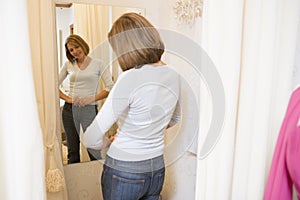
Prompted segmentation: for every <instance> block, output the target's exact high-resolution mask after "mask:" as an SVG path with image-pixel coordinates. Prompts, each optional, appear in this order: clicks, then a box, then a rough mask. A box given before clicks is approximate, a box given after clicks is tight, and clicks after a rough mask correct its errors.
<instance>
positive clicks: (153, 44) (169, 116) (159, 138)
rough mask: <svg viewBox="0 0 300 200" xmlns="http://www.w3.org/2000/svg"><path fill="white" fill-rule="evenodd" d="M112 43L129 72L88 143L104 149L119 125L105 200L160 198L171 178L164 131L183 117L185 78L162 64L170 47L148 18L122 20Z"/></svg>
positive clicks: (90, 130)
mask: <svg viewBox="0 0 300 200" xmlns="http://www.w3.org/2000/svg"><path fill="white" fill-rule="evenodd" d="M108 38H109V42H110V44H111V46H112V48H113V50H114V52H115V53H116V55H117V56H118V62H119V64H120V66H121V68H122V70H123V71H125V72H123V73H122V74H121V75H120V76H119V78H118V81H117V82H116V83H115V85H114V87H113V89H112V90H111V92H110V94H109V96H108V98H107V100H106V102H105V103H104V105H103V106H102V108H101V110H100V112H99V113H98V115H97V116H96V118H95V120H94V121H93V123H92V124H91V125H90V126H89V127H88V128H87V130H86V132H85V133H84V135H83V142H84V144H85V145H86V146H88V147H90V148H94V149H101V147H102V145H103V140H102V137H103V135H104V133H105V132H106V131H107V130H108V129H109V128H110V126H111V125H112V124H113V123H114V122H115V121H116V120H118V125H119V129H118V133H117V135H116V137H115V140H114V141H113V142H112V144H111V146H110V148H109V150H108V152H107V156H106V160H105V165H104V167H103V172H102V178H101V182H102V183H101V184H102V193H103V197H104V199H128V200H129V199H158V198H159V195H160V192H161V190H162V186H163V182H164V176H165V166H164V158H163V149H164V129H165V128H167V127H170V126H172V125H174V124H175V123H177V122H178V121H179V118H180V112H179V111H180V109H179V103H178V102H179V101H178V98H179V92H180V80H179V75H178V74H176V72H174V71H173V70H172V69H171V68H170V67H168V65H165V64H164V63H163V62H162V61H161V60H160V59H161V56H162V54H163V52H164V44H163V42H162V41H161V38H160V36H159V33H158V32H157V30H156V29H155V28H154V27H153V26H152V24H151V23H150V22H149V21H148V20H146V19H145V18H144V17H142V16H140V15H138V14H135V13H127V14H124V15H122V16H121V17H120V18H119V19H118V20H117V21H116V22H115V23H114V24H113V26H112V29H111V31H110V32H109V34H108Z"/></svg>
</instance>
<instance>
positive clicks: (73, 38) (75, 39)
mask: <svg viewBox="0 0 300 200" xmlns="http://www.w3.org/2000/svg"><path fill="white" fill-rule="evenodd" d="M68 43H71V44H73V45H75V46H80V47H81V48H82V50H83V52H84V54H85V55H86V56H87V55H88V54H89V52H90V48H89V45H88V44H87V43H86V42H85V41H84V39H82V38H81V37H80V36H79V35H75V34H74V35H70V36H69V37H68V38H67V39H66V42H65V49H66V56H67V58H68V60H69V61H70V62H71V63H74V62H75V61H76V60H75V58H74V57H73V56H72V55H71V53H70V51H69V49H68V46H67V45H68Z"/></svg>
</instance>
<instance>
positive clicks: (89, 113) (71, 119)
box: [62, 102, 101, 164]
mask: <svg viewBox="0 0 300 200" xmlns="http://www.w3.org/2000/svg"><path fill="white" fill-rule="evenodd" d="M97 113H98V110H97V106H96V105H87V106H83V107H78V106H73V105H72V104H70V103H67V102H65V105H64V107H63V110H62V122H63V125H64V129H65V132H66V138H67V146H68V164H71V163H78V162H80V145H79V144H80V138H79V133H80V125H81V126H82V130H83V131H85V130H86V129H87V127H88V126H89V125H90V124H91V123H92V122H93V120H94V119H95V117H96V115H97ZM88 153H89V157H90V159H91V160H97V159H101V152H100V151H97V150H93V149H88Z"/></svg>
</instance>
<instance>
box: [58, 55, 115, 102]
mask: <svg viewBox="0 0 300 200" xmlns="http://www.w3.org/2000/svg"><path fill="white" fill-rule="evenodd" d="M67 76H69V85H70V90H69V91H68V96H70V97H71V98H74V97H92V96H95V95H96V94H97V90H98V85H99V84H98V83H99V80H100V77H101V78H102V80H103V82H104V85H105V90H107V91H110V90H111V88H112V87H113V82H112V79H111V74H110V72H109V69H106V68H105V64H104V63H103V61H101V60H100V59H92V60H91V62H90V63H89V65H88V66H87V67H86V68H85V69H83V70H81V69H80V68H79V67H78V65H77V64H76V63H71V62H70V61H67V62H66V63H65V64H64V65H63V67H62V69H61V70H60V73H59V84H61V83H62V82H63V80H64V79H65V78H66V77H67ZM92 104H96V102H93V103H92Z"/></svg>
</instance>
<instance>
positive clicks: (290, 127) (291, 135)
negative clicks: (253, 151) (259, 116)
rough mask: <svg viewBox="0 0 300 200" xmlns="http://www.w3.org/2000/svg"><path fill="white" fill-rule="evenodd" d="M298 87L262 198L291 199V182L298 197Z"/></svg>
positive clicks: (299, 191)
mask: <svg viewBox="0 0 300 200" xmlns="http://www.w3.org/2000/svg"><path fill="white" fill-rule="evenodd" d="M299 117H300V87H299V88H297V89H296V90H295V91H294V92H293V94H292V96H291V98H290V101H289V105H288V108H287V111H286V115H285V118H284V120H283V123H282V125H281V129H280V133H279V136H278V139H277V144H276V148H275V152H274V155H273V160H272V165H271V169H270V173H269V178H268V182H267V185H266V190H265V194H264V200H291V199H292V198H293V197H292V193H293V184H294V185H295V188H296V190H297V195H298V199H299V197H300V126H298V125H297V124H298V121H299Z"/></svg>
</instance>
